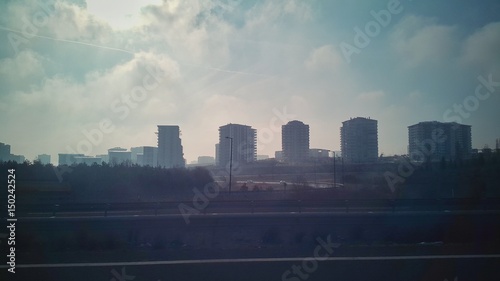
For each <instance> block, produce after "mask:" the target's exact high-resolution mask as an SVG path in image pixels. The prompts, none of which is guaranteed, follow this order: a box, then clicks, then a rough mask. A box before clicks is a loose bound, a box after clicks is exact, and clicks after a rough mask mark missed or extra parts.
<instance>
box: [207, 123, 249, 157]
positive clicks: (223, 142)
mask: <svg viewBox="0 0 500 281" xmlns="http://www.w3.org/2000/svg"><path fill="white" fill-rule="evenodd" d="M229 138H232V140H233V147H232V148H233V163H235V162H238V164H244V163H250V162H253V161H255V160H256V159H257V131H256V130H255V129H252V127H250V126H246V125H239V124H227V125H225V126H221V127H219V149H218V150H219V151H218V157H217V162H218V165H219V166H221V167H226V166H228V165H229V162H230V159H231V158H230V157H231V139H229Z"/></svg>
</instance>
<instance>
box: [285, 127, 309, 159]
mask: <svg viewBox="0 0 500 281" xmlns="http://www.w3.org/2000/svg"><path fill="white" fill-rule="evenodd" d="M281 148H282V151H283V158H284V161H285V162H287V163H301V162H303V161H305V160H307V159H308V158H309V125H306V124H304V123H302V122H300V121H297V120H294V121H290V122H288V123H287V124H286V125H283V126H281Z"/></svg>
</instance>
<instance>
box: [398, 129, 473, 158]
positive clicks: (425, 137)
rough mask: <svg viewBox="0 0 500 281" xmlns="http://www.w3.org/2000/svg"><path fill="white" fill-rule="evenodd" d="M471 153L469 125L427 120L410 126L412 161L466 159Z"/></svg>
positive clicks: (409, 146) (409, 150) (409, 136)
mask: <svg viewBox="0 0 500 281" xmlns="http://www.w3.org/2000/svg"><path fill="white" fill-rule="evenodd" d="M471 153H472V135H471V126H469V125H461V124H458V123H455V122H450V123H443V122H437V121H427V122H420V123H418V124H415V125H411V126H409V127H408V154H409V156H410V159H411V160H412V161H440V160H441V159H442V158H443V157H444V158H445V159H446V160H455V159H464V158H466V157H468V156H470V154H471Z"/></svg>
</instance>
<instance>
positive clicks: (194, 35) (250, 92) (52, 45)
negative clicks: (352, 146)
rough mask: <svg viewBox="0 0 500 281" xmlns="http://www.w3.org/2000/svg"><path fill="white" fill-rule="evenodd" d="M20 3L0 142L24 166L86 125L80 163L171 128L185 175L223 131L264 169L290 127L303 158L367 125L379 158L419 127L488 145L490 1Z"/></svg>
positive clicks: (493, 76) (492, 63)
mask: <svg viewBox="0 0 500 281" xmlns="http://www.w3.org/2000/svg"><path fill="white" fill-rule="evenodd" d="M36 3H37V1H8V2H2V3H0V14H1V17H0V35H1V36H2V37H3V38H4V40H2V43H0V74H1V75H0V85H1V87H2V88H1V91H0V120H2V129H1V131H0V141H2V142H4V143H9V144H11V145H12V152H13V153H15V154H23V155H25V156H26V157H27V158H28V159H30V160H32V159H34V158H35V157H36V156H37V155H38V154H42V153H46V154H50V155H52V158H53V159H57V157H56V155H57V154H58V153H70V151H68V147H70V148H72V149H74V150H76V149H77V148H76V147H77V144H78V143H79V142H80V141H81V140H84V139H85V138H86V137H85V134H84V133H82V132H83V131H92V130H95V129H99V128H100V126H101V125H100V123H102V122H105V123H106V126H107V127H112V128H113V129H112V130H110V132H109V133H104V134H103V139H102V141H101V142H99V143H97V144H95V145H93V146H92V151H91V152H90V153H87V154H89V155H97V154H102V153H106V151H107V149H109V148H111V147H116V146H120V147H125V148H130V147H135V146H142V145H150V146H155V145H156V143H157V137H156V135H155V132H156V131H157V129H156V128H157V125H163V124H165V125H169V124H171V125H178V126H179V127H180V129H181V131H182V136H181V139H182V145H183V147H184V157H185V158H186V162H187V163H189V162H190V161H193V160H196V159H197V157H198V156H201V155H209V156H214V154H215V147H214V145H215V144H216V143H217V142H218V139H219V134H218V128H219V127H220V126H223V125H225V124H228V123H238V124H245V125H249V126H252V127H253V128H255V129H256V130H257V151H258V152H257V153H258V154H265V155H270V156H271V157H272V156H274V152H275V151H277V150H281V125H284V124H286V122H288V121H290V120H294V119H297V120H301V121H303V122H304V123H306V124H308V125H309V126H310V142H311V143H310V146H311V148H325V149H330V150H340V131H339V128H340V126H341V124H342V122H343V121H345V120H348V119H349V118H351V117H357V116H363V117H371V118H373V119H376V120H378V135H379V139H378V145H379V153H383V154H385V155H392V154H405V153H407V145H408V129H407V127H408V126H410V125H413V124H416V123H418V122H421V121H428V120H437V121H441V122H445V121H446V122H449V121H457V122H459V123H463V124H467V125H471V126H472V146H473V147H474V148H482V147H483V146H484V145H485V144H487V145H489V146H490V147H494V146H495V139H496V138H498V137H499V131H500V125H499V123H498V108H499V106H500V97H499V93H500V87H499V85H498V83H500V67H499V66H500V53H499V52H498V50H499V49H500V20H499V18H498V11H499V10H500V3H499V2H498V1H481V2H479V3H473V2H470V1H451V0H447V1H439V2H425V3H423V2H421V1H385V0H384V1H357V2H352V1H347V0H342V1H341V0H339V1H307V2H306V1H269V2H268V1H214V2H210V3H208V2H205V1H164V2H162V1H141V4H138V3H136V2H122V1H98V0H96V1H91V0H88V1H55V3H54V7H55V10H54V9H50V8H47V7H45V6H43V5H39V4H36ZM27 4H29V5H27ZM382 11H384V12H382ZM387 15H389V16H387ZM384 16H385V17H384ZM377 19H378V21H377ZM360 32H361V33H363V34H364V35H359V34H360ZM367 33H368V34H371V35H367ZM362 37H364V38H365V39H368V40H364V41H363V40H362ZM360 38H361V39H360ZM360 40H361V41H363V44H362V45H361V46H360V44H356V42H357V43H360ZM479 77H482V78H479ZM478 78H479V79H478ZM481 79H482V80H481ZM484 81H486V82H484ZM488 81H489V82H488ZM479 85H483V87H482V89H480V93H481V94H482V95H481V97H482V98H481V99H479V98H476V99H474V98H470V96H473V97H476V96H477V94H475V93H476V89H477V87H478V86H479ZM488 92H489V93H491V95H488V96H486V94H487V93H488ZM134 95H135V96H134ZM460 105H462V106H461V109H460V107H459V106H460ZM460 110H462V112H461V113H460ZM283 117H284V118H285V119H287V120H283V119H284V118H283ZM287 117H289V118H287Z"/></svg>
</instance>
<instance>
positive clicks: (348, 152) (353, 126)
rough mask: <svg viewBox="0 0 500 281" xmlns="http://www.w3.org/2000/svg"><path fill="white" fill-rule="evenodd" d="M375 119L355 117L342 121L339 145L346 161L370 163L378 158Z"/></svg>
mask: <svg viewBox="0 0 500 281" xmlns="http://www.w3.org/2000/svg"><path fill="white" fill-rule="evenodd" d="M377 130H378V128H377V120H373V119H370V118H363V117H356V118H351V119H350V120H347V121H344V122H342V127H341V128H340V146H341V150H342V157H343V158H344V159H345V161H346V162H347V163H371V162H376V161H377V159H378V132H377Z"/></svg>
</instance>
